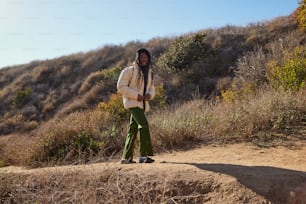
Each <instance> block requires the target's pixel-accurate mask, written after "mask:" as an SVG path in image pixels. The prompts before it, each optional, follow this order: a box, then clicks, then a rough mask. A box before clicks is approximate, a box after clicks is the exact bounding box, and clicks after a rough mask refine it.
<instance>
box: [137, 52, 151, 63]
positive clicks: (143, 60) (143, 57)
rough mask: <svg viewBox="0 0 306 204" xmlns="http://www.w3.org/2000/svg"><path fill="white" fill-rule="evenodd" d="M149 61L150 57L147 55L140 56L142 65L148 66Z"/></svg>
mask: <svg viewBox="0 0 306 204" xmlns="http://www.w3.org/2000/svg"><path fill="white" fill-rule="evenodd" d="M148 61H149V58H148V56H147V55H146V53H144V52H141V53H140V55H139V62H140V65H147V64H148Z"/></svg>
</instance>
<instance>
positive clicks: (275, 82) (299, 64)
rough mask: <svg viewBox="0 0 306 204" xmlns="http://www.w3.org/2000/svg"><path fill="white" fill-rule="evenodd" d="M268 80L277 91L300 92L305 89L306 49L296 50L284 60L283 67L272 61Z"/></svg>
mask: <svg viewBox="0 0 306 204" xmlns="http://www.w3.org/2000/svg"><path fill="white" fill-rule="evenodd" d="M267 78H268V80H269V81H270V83H271V85H272V86H273V87H274V88H276V89H279V88H282V89H284V90H286V91H298V90H299V89H300V88H303V87H305V84H306V48H300V47H298V48H296V49H295V51H294V52H293V53H291V54H289V55H287V56H286V57H285V58H284V60H283V62H282V64H281V65H278V64H277V63H276V62H275V61H272V62H271V63H270V64H269V66H268V72H267Z"/></svg>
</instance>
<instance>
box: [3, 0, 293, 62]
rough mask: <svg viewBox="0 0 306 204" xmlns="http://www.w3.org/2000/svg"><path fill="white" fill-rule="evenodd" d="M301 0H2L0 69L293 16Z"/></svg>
mask: <svg viewBox="0 0 306 204" xmlns="http://www.w3.org/2000/svg"><path fill="white" fill-rule="evenodd" d="M297 7H298V0H0V68H1V67H4V66H11V65H17V64H23V63H29V62H31V61H33V60H45V59H53V58H55V57H60V56H63V55H69V54H74V53H77V52H87V51H90V50H95V49H98V48H102V47H103V46H105V45H124V44H125V43H127V42H130V41H136V40H139V41H143V42H146V41H148V40H150V39H152V38H155V37H173V36H178V35H181V34H186V33H189V32H195V31H199V30H202V29H207V28H219V27H222V26H225V25H236V26H245V25H247V24H249V23H256V22H263V21H266V20H272V19H273V18H275V17H278V16H287V15H290V14H291V13H292V12H293V11H294V10H295V9H296V8H297Z"/></svg>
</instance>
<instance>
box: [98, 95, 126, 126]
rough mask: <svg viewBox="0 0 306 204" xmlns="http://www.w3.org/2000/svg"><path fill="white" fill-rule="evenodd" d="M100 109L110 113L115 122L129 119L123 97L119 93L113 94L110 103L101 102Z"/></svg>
mask: <svg viewBox="0 0 306 204" xmlns="http://www.w3.org/2000/svg"><path fill="white" fill-rule="evenodd" d="M98 108H99V109H100V110H101V111H103V112H106V113H109V115H110V117H111V118H112V121H114V122H119V121H122V120H125V119H127V117H128V111H127V110H126V109H124V106H123V103H122V95H121V94H120V93H119V92H117V93H115V94H112V95H111V97H110V99H109V101H108V102H100V103H99V104H98Z"/></svg>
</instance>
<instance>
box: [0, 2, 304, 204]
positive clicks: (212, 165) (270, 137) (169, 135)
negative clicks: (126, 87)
mask: <svg viewBox="0 0 306 204" xmlns="http://www.w3.org/2000/svg"><path fill="white" fill-rule="evenodd" d="M301 2H302V1H301ZM301 5H304V7H302V6H301V7H300V8H302V9H301V10H299V9H297V11H296V12H295V13H293V14H292V15H290V16H284V17H278V18H275V19H273V20H271V21H266V22H258V23H253V24H249V25H247V26H245V27H237V26H224V27H222V28H218V29H206V30H201V31H198V32H195V33H188V34H185V35H182V36H177V37H172V38H155V39H152V40H150V41H148V42H129V43H127V44H125V45H109V46H105V47H102V48H100V49H97V50H93V51H90V52H87V53H75V54H72V55H69V56H62V57H60V58H56V59H49V60H44V61H33V62H31V63H29V64H24V65H18V66H12V67H5V68H2V69H0V87H1V90H0V103H1V104H0V180H1V182H0V203H24V202H28V203H204V202H205V203H287V202H288V203H290V204H293V203H294V204H297V203H305V202H304V201H305V200H306V195H305V193H306V189H305V188H306V175H305V172H306V166H305V164H306V158H305V155H306V148H305V147H306V146H305V144H306V143H305V141H306V125H305V124H306V104H305V101H306V35H305V29H304V28H305V19H304V15H303V14H304V13H303V12H304V11H305V0H304V1H303V3H301ZM303 9H304V10H303ZM301 14H302V15H301ZM301 19H302V20H301ZM139 47H146V48H148V50H150V51H151V53H152V56H153V60H154V70H153V71H154V79H155V80H154V81H155V87H156V93H157V94H156V97H155V98H154V100H153V101H152V103H151V105H152V106H151V109H152V111H150V112H149V113H148V114H147V118H148V121H149V125H150V132H151V137H152V144H153V149H154V154H155V156H154V159H156V162H155V163H153V164H148V165H146V164H144V165H143V164H138V163H136V164H132V165H121V164H119V163H118V161H119V160H120V157H121V155H122V147H123V144H124V141H125V136H126V132H127V124H128V119H129V112H128V111H127V110H124V108H123V106H122V97H121V95H120V94H118V93H117V90H116V82H117V79H118V76H119V73H120V71H121V70H122V69H123V68H124V67H126V66H128V65H130V64H131V63H132V62H133V60H134V58H135V50H136V49H137V48H139ZM137 148H138V144H137V143H136V148H135V153H134V156H135V158H137V156H139V153H137V152H136V149H137Z"/></svg>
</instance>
